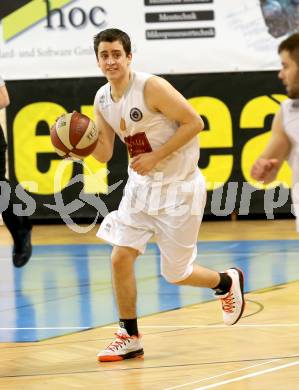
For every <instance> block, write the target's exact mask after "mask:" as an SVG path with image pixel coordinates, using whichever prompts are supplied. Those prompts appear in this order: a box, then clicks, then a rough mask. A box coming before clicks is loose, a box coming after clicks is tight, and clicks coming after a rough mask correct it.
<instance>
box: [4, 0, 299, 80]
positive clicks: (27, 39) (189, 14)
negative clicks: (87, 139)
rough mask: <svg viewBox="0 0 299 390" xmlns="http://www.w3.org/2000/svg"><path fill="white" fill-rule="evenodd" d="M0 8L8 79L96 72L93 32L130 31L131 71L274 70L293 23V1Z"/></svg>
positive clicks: (83, 2) (157, 0)
mask: <svg viewBox="0 0 299 390" xmlns="http://www.w3.org/2000/svg"><path fill="white" fill-rule="evenodd" d="M2 3H3V4H1V9H0V18H1V25H0V60H1V73H2V74H3V76H4V78H6V79H7V80H17V79H43V78H67V77H93V76H97V75H98V74H99V69H98V67H97V64H96V58H95V55H94V50H93V37H94V35H95V34H97V33H98V32H99V31H101V30H103V29H105V28H110V27H117V28H120V29H123V30H125V31H126V32H128V33H129V35H130V36H131V39H132V43H133V55H134V62H133V64H134V67H135V69H136V70H139V71H144V72H150V73H158V74H181V73H202V72H206V73H211V72H232V71H257V70H275V69H277V68H278V66H279V59H278V56H277V45H278V43H279V42H280V40H281V39H283V38H285V37H286V36H287V35H288V34H289V33H291V32H293V31H295V30H296V29H297V25H296V21H297V20H298V19H299V18H298V17H297V18H296V15H297V14H298V12H299V11H298V10H297V7H298V6H297V5H295V3H296V2H292V1H288V0H281V1H273V2H272V1H264V0H263V1H262V0H250V1H244V0H229V1H228V0H227V1H223V0H189V1H187V0H131V1H119V0H35V1H27V0H19V1H13V0H12V1H9V2H2Z"/></svg>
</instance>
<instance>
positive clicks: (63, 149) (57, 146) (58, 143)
mask: <svg viewBox="0 0 299 390" xmlns="http://www.w3.org/2000/svg"><path fill="white" fill-rule="evenodd" d="M50 135H51V142H52V144H53V146H54V147H55V149H58V150H59V151H60V152H64V153H68V152H69V149H68V148H67V147H66V146H65V145H64V143H63V142H62V141H61V139H60V138H59V136H58V134H57V129H56V124H55V125H53V126H52V128H51V132H50ZM56 151H57V150H56ZM59 155H61V154H60V153H59Z"/></svg>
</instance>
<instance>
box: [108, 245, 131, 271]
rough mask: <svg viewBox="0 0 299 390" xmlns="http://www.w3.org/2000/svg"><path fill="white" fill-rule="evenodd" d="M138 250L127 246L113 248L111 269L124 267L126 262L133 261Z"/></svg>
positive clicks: (126, 264)
mask: <svg viewBox="0 0 299 390" xmlns="http://www.w3.org/2000/svg"><path fill="white" fill-rule="evenodd" d="M137 256H138V252H137V251H136V250H134V249H131V248H127V247H117V248H114V249H113V251H112V255H111V264H112V268H113V269H122V268H126V267H127V266H128V264H130V263H132V262H134V261H135V259H136V258H137Z"/></svg>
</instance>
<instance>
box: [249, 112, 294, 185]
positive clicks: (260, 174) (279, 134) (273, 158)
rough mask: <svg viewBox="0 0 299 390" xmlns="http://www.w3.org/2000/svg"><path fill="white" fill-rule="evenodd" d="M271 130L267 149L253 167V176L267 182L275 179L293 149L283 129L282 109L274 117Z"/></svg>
mask: <svg viewBox="0 0 299 390" xmlns="http://www.w3.org/2000/svg"><path fill="white" fill-rule="evenodd" d="M271 132H272V136H271V139H270V141H269V143H268V145H267V146H266V149H265V150H264V152H263V153H262V154H261V156H260V157H259V158H258V159H257V160H256V161H255V163H254V164H253V167H252V169H251V177H252V178H253V179H255V180H258V181H261V182H263V183H265V184H268V183H271V182H272V181H273V180H275V178H276V176H277V173H278V171H279V169H280V167H281V165H282V163H283V162H284V160H285V159H286V158H287V156H288V155H289V152H290V149H291V143H290V140H289V138H288V136H287V135H286V133H285V131H284V129H283V124H282V114H281V110H279V111H278V112H277V114H276V115H275V117H274V119H273V122H272V128H271Z"/></svg>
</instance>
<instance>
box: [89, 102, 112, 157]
mask: <svg viewBox="0 0 299 390" xmlns="http://www.w3.org/2000/svg"><path fill="white" fill-rule="evenodd" d="M94 119H95V125H96V127H97V129H98V130H99V138H98V143H97V146H96V148H95V150H94V151H93V153H92V156H93V157H94V158H95V159H97V160H98V161H100V162H107V161H109V160H110V159H111V158H112V155H113V148H114V140H115V132H114V130H113V129H112V127H111V126H110V125H109V124H108V123H107V122H106V121H105V119H104V118H103V116H102V115H101V113H100V111H99V110H98V109H97V107H95V109H94Z"/></svg>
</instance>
